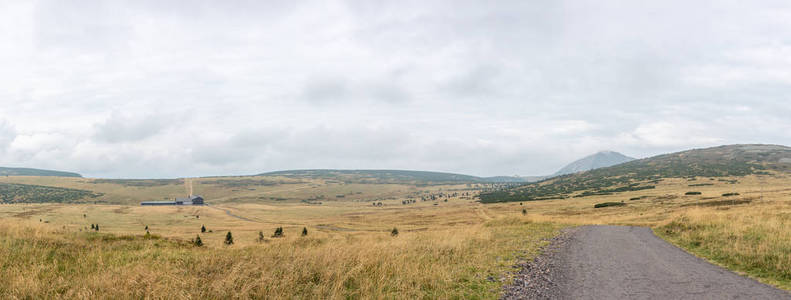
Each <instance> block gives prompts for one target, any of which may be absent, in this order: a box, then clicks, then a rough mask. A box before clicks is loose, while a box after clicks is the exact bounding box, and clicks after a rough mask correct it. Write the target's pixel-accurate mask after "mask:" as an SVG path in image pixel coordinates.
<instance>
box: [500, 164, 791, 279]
mask: <svg viewBox="0 0 791 300" xmlns="http://www.w3.org/2000/svg"><path fill="white" fill-rule="evenodd" d="M719 179H722V178H716V179H713V180H712V179H709V178H697V179H696V180H694V181H689V180H686V179H666V180H663V181H662V182H661V183H659V184H657V188H656V189H653V190H644V191H636V192H627V193H620V194H617V195H607V196H596V197H585V198H572V199H564V200H550V201H536V202H524V203H523V205H521V206H520V205H519V203H508V204H501V205H498V206H497V208H493V209H492V210H494V211H499V212H500V213H502V212H504V211H513V210H516V209H520V208H525V209H527V211H528V216H529V217H530V218H531V219H533V220H537V221H544V222H559V223H564V224H615V225H636V226H647V227H652V228H654V231H655V232H656V233H657V234H658V235H659V236H660V237H663V238H665V239H667V240H668V241H670V242H672V243H674V244H675V245H677V246H679V247H681V248H684V249H686V250H687V251H689V252H691V253H693V254H696V255H698V256H701V257H703V258H706V259H708V260H709V261H711V262H714V263H716V264H719V265H722V266H724V267H727V268H729V269H732V270H735V271H737V272H741V273H743V274H746V275H749V276H751V277H753V278H756V279H758V280H760V281H763V282H765V283H768V284H772V285H775V286H778V287H781V288H784V289H787V290H791V226H789V225H791V185H790V183H791V180H789V177H787V176H785V175H782V174H777V175H775V176H747V177H740V178H729V179H736V180H738V181H739V182H738V183H737V184H728V183H726V182H724V181H720V180H719ZM701 183H711V184H712V185H705V186H692V187H691V186H689V185H690V184H692V185H695V184H701ZM689 191H699V192H701V193H702V195H694V196H685V193H686V192H689ZM734 192H735V193H739V195H737V196H723V194H726V193H734ZM643 196H645V197H643ZM638 197H643V198H641V199H639V200H630V199H632V198H638ZM621 201H623V202H624V203H626V206H621V207H607V208H598V209H597V208H594V207H593V206H594V205H595V204H596V203H602V202H621Z"/></svg>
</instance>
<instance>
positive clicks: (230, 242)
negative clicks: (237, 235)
mask: <svg viewBox="0 0 791 300" xmlns="http://www.w3.org/2000/svg"><path fill="white" fill-rule="evenodd" d="M225 244H226V245H233V235H232V234H231V232H230V231H228V234H226V235H225Z"/></svg>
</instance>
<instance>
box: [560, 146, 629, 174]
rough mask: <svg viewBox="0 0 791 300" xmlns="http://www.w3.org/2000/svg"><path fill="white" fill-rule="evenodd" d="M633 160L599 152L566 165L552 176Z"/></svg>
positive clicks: (612, 152)
mask: <svg viewBox="0 0 791 300" xmlns="http://www.w3.org/2000/svg"><path fill="white" fill-rule="evenodd" d="M633 160H634V158H632V157H629V156H626V155H623V154H621V153H618V152H614V151H601V152H598V153H595V154H592V155H589V156H586V157H584V158H582V159H579V160H577V161H574V162H572V163H570V164H568V165H566V166H565V167H563V168H562V169H560V170H559V171H557V172H556V173H555V174H554V175H553V176H560V175H566V174H573V173H579V172H585V171H590V170H593V169H598V168H606V167H610V166H614V165H617V164H621V163H625V162H629V161H633Z"/></svg>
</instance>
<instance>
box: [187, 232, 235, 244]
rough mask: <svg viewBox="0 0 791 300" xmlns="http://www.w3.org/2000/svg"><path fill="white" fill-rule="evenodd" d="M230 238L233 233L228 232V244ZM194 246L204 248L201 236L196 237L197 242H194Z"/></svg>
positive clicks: (226, 241)
mask: <svg viewBox="0 0 791 300" xmlns="http://www.w3.org/2000/svg"><path fill="white" fill-rule="evenodd" d="M230 236H231V232H230V231H229V232H228V236H227V237H226V238H225V239H226V240H225V243H226V244H228V237H230ZM193 244H194V245H195V247H202V246H203V241H202V240H201V239H200V235H197V236H196V237H195V241H194V242H193ZM231 244H233V238H231ZM228 245H230V244H228Z"/></svg>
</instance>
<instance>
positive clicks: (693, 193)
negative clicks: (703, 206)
mask: <svg viewBox="0 0 791 300" xmlns="http://www.w3.org/2000/svg"><path fill="white" fill-rule="evenodd" d="M700 194H703V193H701V192H686V193H684V195H687V196H692V195H700Z"/></svg>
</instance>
